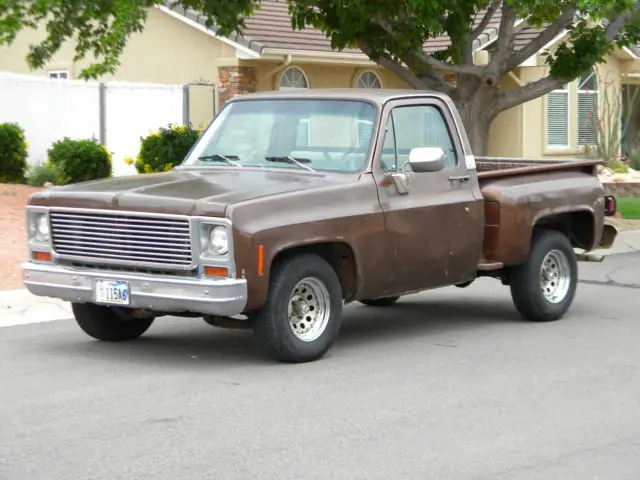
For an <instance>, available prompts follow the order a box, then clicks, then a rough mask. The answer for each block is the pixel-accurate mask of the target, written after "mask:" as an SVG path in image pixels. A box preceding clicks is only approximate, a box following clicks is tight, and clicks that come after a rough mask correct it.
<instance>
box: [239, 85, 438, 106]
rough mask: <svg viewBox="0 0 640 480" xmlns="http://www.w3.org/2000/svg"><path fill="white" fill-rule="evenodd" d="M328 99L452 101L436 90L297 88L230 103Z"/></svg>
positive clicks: (265, 93)
mask: <svg viewBox="0 0 640 480" xmlns="http://www.w3.org/2000/svg"><path fill="white" fill-rule="evenodd" d="M285 98H302V99H326V100H365V101H369V102H372V103H377V104H379V105H383V104H385V103H386V102H388V101H390V100H396V99H404V98H439V99H441V100H444V101H450V99H449V97H448V96H447V95H445V94H443V93H440V92H437V91H435V90H411V89H367V88H313V89H308V88H296V89H290V90H275V91H266V92H256V93H250V94H246V95H242V96H238V97H235V98H233V99H232V100H230V102H239V101H247V100H256V99H261V100H262V99H278V100H279V99H285Z"/></svg>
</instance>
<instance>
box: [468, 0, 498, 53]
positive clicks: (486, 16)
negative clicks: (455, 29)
mask: <svg viewBox="0 0 640 480" xmlns="http://www.w3.org/2000/svg"><path fill="white" fill-rule="evenodd" d="M501 3H502V0H493V1H492V2H491V5H489V7H488V8H487V11H486V12H485V14H484V17H483V18H482V20H481V21H480V23H479V24H478V26H477V27H476V28H475V29H474V30H473V31H472V32H471V38H469V42H471V43H473V41H474V40H475V39H476V38H478V37H479V36H480V35H481V34H482V32H484V29H485V28H487V25H489V22H490V21H491V19H492V18H493V16H494V14H495V13H496V10H497V9H498V7H499V6H500V4H501Z"/></svg>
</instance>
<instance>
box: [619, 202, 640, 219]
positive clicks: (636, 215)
mask: <svg viewBox="0 0 640 480" xmlns="http://www.w3.org/2000/svg"><path fill="white" fill-rule="evenodd" d="M616 200H617V207H618V208H617V210H618V211H619V212H620V215H621V216H622V218H627V219H629V220H640V197H618V198H616Z"/></svg>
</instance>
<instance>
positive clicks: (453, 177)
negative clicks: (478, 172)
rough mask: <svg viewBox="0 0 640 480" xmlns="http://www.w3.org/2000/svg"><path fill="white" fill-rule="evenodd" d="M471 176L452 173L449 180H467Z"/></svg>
mask: <svg viewBox="0 0 640 480" xmlns="http://www.w3.org/2000/svg"><path fill="white" fill-rule="evenodd" d="M470 178H471V176H470V175H452V176H450V177H449V180H450V181H452V182H455V181H458V182H466V181H468V180H469V179H470Z"/></svg>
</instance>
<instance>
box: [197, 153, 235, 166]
mask: <svg viewBox="0 0 640 480" xmlns="http://www.w3.org/2000/svg"><path fill="white" fill-rule="evenodd" d="M231 158H240V157H238V156H237V155H220V154H219V153H214V154H213V155H203V156H202V157H198V160H200V161H203V162H225V163H227V164H229V165H235V166H236V167H242V166H243V165H241V164H239V163H238V162H234V161H233V160H231Z"/></svg>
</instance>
